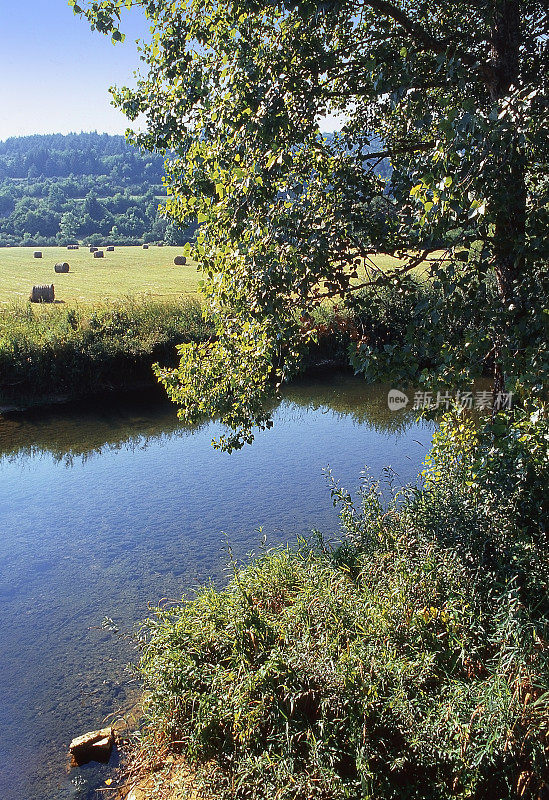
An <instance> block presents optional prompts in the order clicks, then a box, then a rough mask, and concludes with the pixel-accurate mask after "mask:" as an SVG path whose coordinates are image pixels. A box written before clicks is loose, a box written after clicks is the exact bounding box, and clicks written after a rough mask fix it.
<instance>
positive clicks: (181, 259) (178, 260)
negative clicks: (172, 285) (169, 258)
mask: <svg viewBox="0 0 549 800" xmlns="http://www.w3.org/2000/svg"><path fill="white" fill-rule="evenodd" d="M173 263H174V264H175V265H176V267H183V266H184V265H185V264H186V263H187V259H186V257H185V256H176V257H175V258H174V260H173Z"/></svg>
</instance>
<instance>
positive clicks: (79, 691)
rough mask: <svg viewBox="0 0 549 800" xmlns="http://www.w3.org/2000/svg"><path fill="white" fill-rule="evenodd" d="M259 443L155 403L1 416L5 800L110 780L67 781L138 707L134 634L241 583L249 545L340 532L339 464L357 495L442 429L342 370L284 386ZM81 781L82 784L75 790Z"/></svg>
mask: <svg viewBox="0 0 549 800" xmlns="http://www.w3.org/2000/svg"><path fill="white" fill-rule="evenodd" d="M274 419H275V425H274V427H273V428H272V429H271V430H270V431H264V432H262V433H260V434H259V435H258V436H257V439H256V441H255V443H254V444H253V445H252V446H251V447H246V448H244V449H243V450H242V451H240V452H238V453H234V454H232V455H227V454H225V453H219V452H218V451H215V450H213V448H212V447H211V445H210V442H211V439H212V437H217V436H219V435H220V433H221V432H222V431H221V428H220V426H219V425H217V424H216V423H207V424H204V425H203V426H201V427H200V428H196V429H194V430H191V429H189V428H186V427H184V426H182V425H181V424H180V423H179V422H178V420H177V417H176V415H175V410H174V408H173V407H172V406H171V405H169V404H162V403H161V404H158V402H157V401H156V399H155V398H151V397H147V396H141V397H139V398H133V399H131V401H128V399H127V398H126V399H125V400H124V401H122V400H119V401H116V402H114V403H111V404H110V405H109V406H107V405H104V406H99V405H98V404H97V402H95V403H90V404H86V405H83V404H81V405H78V406H72V407H71V408H63V409H60V408H57V409H50V410H49V411H47V412H43V411H42V412H33V413H32V414H26V415H21V414H19V415H17V414H11V415H8V416H6V417H5V418H3V419H0V531H1V533H2V535H1V537H0V601H1V602H0V696H1V697H2V703H1V705H0V726H1V728H2V732H3V736H2V739H1V740H0V751H1V752H0V797H2V798H3V800H21V798H25V800H43V798H45V797H48V798H60V797H63V798H69V797H71V798H78V799H79V800H80V799H81V798H85V797H86V796H87V795H88V792H89V790H90V787H93V786H97V785H99V783H100V782H101V780H104V778H105V777H106V776H107V774H108V773H107V772H106V771H105V768H103V767H95V766H93V765H88V767H86V768H85V769H84V770H82V771H81V772H78V773H74V772H73V773H70V774H67V773H66V771H65V767H66V758H65V753H66V748H67V746H68V743H69V741H70V739H71V738H72V737H73V736H75V735H78V734H80V733H82V732H83V731H85V730H90V729H93V728H96V727H99V726H100V724H101V723H102V721H103V720H104V718H105V717H106V716H108V715H115V716H116V715H117V714H120V713H123V712H124V709H126V708H127V707H128V705H130V704H131V702H132V699H133V697H134V695H135V691H136V689H135V684H134V683H132V682H131V680H130V679H131V675H130V673H128V672H127V671H126V670H125V664H126V663H128V662H129V661H131V660H133V659H134V658H135V657H136V653H135V651H134V649H133V644H132V640H131V639H130V638H128V637H122V638H121V637H120V635H119V634H117V633H116V631H115V630H114V629H113V628H112V626H106V627H104V626H102V621H103V619H104V618H105V617H109V618H110V619H112V620H114V623H115V627H117V628H119V629H120V631H121V632H122V633H123V634H125V633H128V632H130V631H131V630H132V626H133V625H134V624H136V623H137V622H139V620H141V619H143V617H144V616H145V615H146V614H147V611H148V603H149V602H152V603H157V602H158V601H159V600H160V599H161V598H162V597H170V598H175V599H177V598H180V597H181V596H182V594H184V593H186V592H188V591H190V590H192V588H193V587H197V586H199V585H200V584H202V583H203V582H204V581H205V580H207V579H208V578H209V577H211V578H212V579H213V580H215V581H217V582H219V581H222V580H224V565H225V563H226V559H225V553H224V547H225V538H224V536H223V533H225V534H226V536H227V537H228V539H229V541H230V543H231V547H232V549H233V551H234V553H235V555H236V556H237V557H239V558H243V557H245V556H246V554H247V553H250V552H251V551H254V550H257V548H258V547H259V545H260V542H261V538H262V537H261V535H260V534H259V533H258V528H259V527H260V526H262V527H263V530H264V533H265V534H266V535H267V538H268V541H269V543H276V542H280V541H292V540H294V539H295V536H296V535H297V534H306V533H308V532H309V531H310V530H311V529H312V528H317V529H319V530H322V531H324V532H326V533H328V534H329V533H333V532H335V531H336V530H337V528H338V520H337V516H336V514H335V512H334V509H333V508H332V506H331V502H330V497H329V492H328V490H327V487H326V484H325V480H324V479H323V476H322V469H323V468H324V467H326V466H328V465H330V466H331V468H332V470H333V472H334V475H335V476H336V477H337V478H338V479H339V480H340V481H341V482H342V483H344V484H345V485H347V486H348V487H349V488H353V487H355V486H356V485H357V483H358V477H359V474H360V472H361V470H362V469H363V467H364V466H365V465H366V464H367V465H368V466H369V467H370V468H371V469H372V471H373V473H374V474H377V475H379V474H380V473H381V470H382V469H383V467H385V466H386V465H389V464H390V465H391V466H392V467H393V468H395V470H396V472H397V473H398V475H399V476H400V481H401V483H405V482H408V481H411V480H413V479H414V477H415V475H416V474H417V471H418V468H419V466H420V463H421V461H422V459H423V457H424V454H425V452H426V450H427V448H428V446H429V443H430V439H431V434H432V425H431V424H429V423H417V422H416V421H415V420H414V418H413V414H406V412H395V413H391V412H389V411H388V409H387V407H386V389H385V388H379V387H378V388H377V389H373V388H371V387H367V386H366V385H365V384H364V382H362V381H360V380H359V379H353V378H349V377H348V376H342V375H339V376H338V375H334V376H330V378H329V380H328V379H325V380H324V382H323V383H322V384H318V383H313V382H312V381H302V382H300V383H298V384H295V385H293V386H291V387H288V388H287V389H286V390H285V393H284V396H283V398H282V400H281V402H280V403H279V405H278V406H277V407H276V408H275V409H274ZM74 781H76V784H78V785H76V784H75V783H74Z"/></svg>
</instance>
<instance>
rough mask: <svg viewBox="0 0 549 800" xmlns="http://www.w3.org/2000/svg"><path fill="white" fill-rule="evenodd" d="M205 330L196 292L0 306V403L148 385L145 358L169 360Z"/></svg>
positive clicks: (47, 400) (24, 402) (207, 332)
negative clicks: (69, 304)
mask: <svg viewBox="0 0 549 800" xmlns="http://www.w3.org/2000/svg"><path fill="white" fill-rule="evenodd" d="M212 332H213V330H212V326H211V325H210V324H208V323H207V322H206V321H205V320H204V318H203V314H202V307H201V306H200V303H199V302H198V300H196V299H182V300H180V301H171V300H162V301H159V300H152V299H147V298H143V299H127V300H125V301H120V302H115V303H110V304H105V305H103V306H101V307H97V308H87V307H85V306H84V307H81V308H80V307H76V308H69V309H64V308H62V307H58V308H49V309H42V308H40V307H38V308H34V307H33V306H32V305H31V304H16V305H13V306H11V307H9V308H4V309H2V311H0V407H3V408H4V409H6V408H19V409H21V408H24V407H29V406H32V405H39V404H49V403H51V402H56V401H57V402H63V401H66V400H70V399H75V398H79V397H85V396H89V395H93V394H97V393H100V392H104V391H122V390H125V389H130V388H135V387H139V386H144V385H147V386H148V385H152V384H153V382H154V376H153V374H152V370H151V366H152V364H153V363H155V362H159V363H161V364H162V365H164V366H171V365H174V364H175V363H176V359H177V351H176V348H177V345H178V344H182V343H183V342H191V341H204V340H205V339H207V337H208V336H210V335H211V334H212Z"/></svg>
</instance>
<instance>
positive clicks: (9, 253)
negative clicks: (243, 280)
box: [0, 245, 199, 305]
mask: <svg viewBox="0 0 549 800" xmlns="http://www.w3.org/2000/svg"><path fill="white" fill-rule="evenodd" d="M100 249H102V250H103V251H104V258H94V257H93V254H92V253H90V252H89V248H88V247H80V249H79V250H67V248H66V247H1V248H0V304H4V303H11V302H13V301H17V300H27V299H28V296H29V294H30V291H31V289H32V287H33V285H35V284H41V283H53V284H54V285H55V299H56V301H58V302H61V303H66V304H68V305H74V304H77V303H78V304H80V303H94V304H96V303H101V302H103V301H113V300H120V299H122V298H125V297H128V296H134V297H135V296H139V295H147V296H149V297H152V298H154V299H158V300H161V299H175V298H178V297H181V296H188V295H191V294H195V293H196V290H197V286H198V281H199V274H198V271H197V265H196V263H195V262H188V263H187V264H186V265H185V266H175V265H174V263H173V260H174V257H175V256H176V255H180V254H181V253H182V248H181V247H155V246H154V245H151V246H150V247H149V249H148V250H143V249H142V248H141V247H116V248H115V250H114V252H109V253H108V252H107V251H106V248H105V247H102V248H100ZM35 250H41V251H42V258H40V259H39V258H34V257H33V253H34V251H35ZM60 261H67V262H68V263H69V264H70V272H69V273H67V274H62V273H56V272H55V271H54V266H55V264H56V263H57V262H60Z"/></svg>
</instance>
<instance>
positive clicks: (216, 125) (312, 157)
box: [71, 0, 549, 447]
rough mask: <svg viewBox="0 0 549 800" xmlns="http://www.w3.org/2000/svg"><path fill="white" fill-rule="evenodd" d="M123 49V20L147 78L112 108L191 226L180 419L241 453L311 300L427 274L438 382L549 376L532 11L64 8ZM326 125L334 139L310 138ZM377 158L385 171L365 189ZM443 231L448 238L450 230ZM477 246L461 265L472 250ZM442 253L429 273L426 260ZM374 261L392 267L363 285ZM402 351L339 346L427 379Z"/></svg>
mask: <svg viewBox="0 0 549 800" xmlns="http://www.w3.org/2000/svg"><path fill="white" fill-rule="evenodd" d="M71 5H73V6H74V9H75V11H76V13H84V14H85V15H86V16H87V17H88V19H89V20H90V21H91V22H92V24H93V25H94V26H95V27H96V28H97V29H98V30H100V31H102V32H104V33H109V34H111V35H112V36H113V39H114V40H117V39H120V38H121V35H122V34H121V33H120V30H119V23H120V18H121V12H122V10H123V8H124V7H125V6H127V7H131V6H132V5H133V6H140V7H142V8H143V9H144V10H145V12H146V14H147V16H148V17H149V19H150V21H151V41H150V42H149V43H148V44H146V45H145V46H144V48H143V59H144V62H145V64H146V67H147V74H146V75H145V76H143V77H142V78H141V79H140V80H139V81H138V84H137V87H136V88H135V89H132V90H130V89H127V88H122V89H119V90H115V91H114V97H115V101H116V103H117V104H118V106H119V107H120V108H121V109H123V111H124V112H125V113H126V114H127V115H128V117H129V118H130V119H131V120H135V119H137V117H138V116H139V115H141V114H144V115H145V116H146V119H147V131H146V132H145V133H140V134H135V135H134V140H135V141H136V142H137V143H138V144H140V145H142V146H144V147H146V148H149V149H151V150H157V151H160V152H167V151H173V153H175V157H174V158H170V160H169V161H167V175H168V184H169V192H170V196H169V199H168V209H169V213H170V214H171V215H172V217H173V218H174V219H175V220H176V221H177V222H178V223H180V224H183V223H184V222H185V221H186V220H189V219H192V218H197V219H198V222H199V224H200V226H201V228H200V233H199V236H198V239H197V242H196V246H195V252H194V255H195V257H196V258H197V259H198V260H199V261H200V262H201V264H202V268H203V271H204V275H205V281H204V288H203V290H204V293H205V295H206V297H207V299H208V301H209V305H210V307H211V310H212V312H213V315H214V318H215V320H216V326H217V335H216V336H215V337H214V338H213V339H212V341H210V342H208V343H207V344H205V345H199V346H194V345H190V346H188V347H185V348H184V349H182V351H181V365H180V368H179V369H178V370H176V371H172V372H166V371H159V376H160V378H161V379H162V380H163V381H164V382H165V384H166V387H167V389H168V391H169V393H170V395H171V396H172V398H173V399H175V400H176V401H177V402H178V403H179V404H180V405H181V411H180V413H181V416H182V417H183V418H184V419H186V420H192V419H194V418H195V417H196V416H197V415H199V414H203V413H207V414H215V413H220V414H221V417H222V419H223V420H224V421H225V422H226V423H228V424H229V426H231V428H232V429H233V431H235V433H234V435H231V436H230V437H229V438H228V439H226V440H224V441H223V442H222V444H223V445H224V446H228V447H231V446H234V445H238V444H240V443H242V442H243V441H246V440H249V439H250V438H251V435H252V433H251V432H252V427H253V425H254V424H259V425H268V424H269V420H268V417H267V416H266V415H265V414H264V412H263V411H262V408H263V400H264V399H265V397H266V396H267V395H268V394H269V393H270V392H271V391H272V390H273V387H274V386H275V385H276V384H277V383H279V382H280V381H282V380H284V379H285V378H286V377H287V376H288V375H290V374H291V373H292V371H293V370H294V369H295V365H296V363H297V361H298V359H299V356H300V352H301V351H302V349H303V347H304V346H306V344H307V342H308V341H310V340H311V338H313V339H314V337H315V335H316V330H315V322H314V311H315V309H316V308H318V306H319V305H321V304H322V303H324V302H326V301H330V300H335V301H337V302H338V303H339V304H341V305H343V306H346V307H350V308H353V307H356V306H357V305H360V302H361V295H360V289H361V288H362V287H364V286H365V285H367V286H372V285H374V286H380V287H382V286H385V285H387V284H389V285H393V286H394V291H406V282H405V281H404V280H403V278H404V276H405V275H406V273H409V272H411V271H412V270H413V269H414V267H415V266H416V265H417V264H418V263H419V262H420V261H421V260H422V259H428V263H429V267H430V272H431V277H432V279H433V281H434V283H435V285H436V286H437V287H438V288H441V290H442V300H441V303H440V306H439V307H433V308H429V309H427V310H426V313H429V314H430V315H431V321H432V336H433V337H434V341H435V343H436V342H437V336H438V337H439V338H438V344H439V350H440V353H441V356H440V361H439V364H438V365H437V368H436V370H435V372H436V377H437V378H438V379H439V380H440V381H443V382H445V383H446V384H449V383H452V384H453V385H457V384H458V383H459V382H460V381H461V382H463V381H466V382H470V380H471V379H472V378H473V377H474V376H475V375H476V374H478V373H479V372H482V371H483V370H485V369H486V366H487V365H488V364H493V365H494V381H495V388H496V390H502V389H503V387H504V385H505V384H507V386H508V388H513V389H514V390H515V391H517V390H522V391H524V392H525V393H530V392H532V391H534V390H536V387H538V388H539V386H540V384H541V382H542V380H543V377H544V375H546V369H547V361H548V358H547V348H546V337H545V335H544V321H546V320H547V315H546V312H545V311H544V308H543V301H542V296H543V287H544V279H545V272H544V270H545V267H544V264H546V261H547V244H546V236H544V233H545V232H546V229H547V216H548V215H547V179H546V174H547V155H548V154H547V140H546V137H545V136H544V134H543V130H542V126H543V121H544V117H545V113H546V99H545V97H546V89H547V34H548V33H549V22H548V18H547V14H546V12H545V7H544V4H543V3H541V2H537V0H523V1H522V2H518V0H481V2H476V3H470V2H445V1H442V2H437V3H435V4H433V3H427V2H419V3H410V2H407V0H394V2H389V1H387V0H369V1H368V2H365V1H363V0H324V2H319V1H318V0H316V1H315V2H311V0H280V1H279V2H270V3H267V4H259V3H257V2H255V0H235V1H234V2H231V3H228V4H227V3H220V2H218V0H205V1H204V0H200V2H198V0H174V2H168V0H127V2H125V0H105V1H104V2H96V1H95V0H94V1H93V2H88V3H86V4H85V6H84V5H77V4H76V3H74V2H73V0H71ZM327 114H340V115H341V119H342V121H343V127H342V129H341V131H340V132H339V133H337V134H334V135H331V136H325V135H322V134H321V133H320V127H319V125H320V121H321V120H322V118H323V117H325V116H326V115H327ZM387 158H388V159H389V160H390V164H391V167H392V172H390V174H389V173H387V171H385V172H384V173H383V175H384V177H383V176H380V174H379V169H376V167H379V165H380V164H381V163H382V162H383V161H384V159H387ZM451 232H453V233H451ZM473 242H475V243H476V245H475V248H474V249H472V248H471V245H472V244H473ZM441 246H443V247H444V248H445V249H446V252H445V256H444V258H441V257H440V256H439V255H438V254H437V251H439V250H440V248H441ZM375 252H382V253H388V254H391V255H394V256H396V257H397V258H398V266H397V267H396V268H395V269H392V270H389V271H388V272H387V271H385V272H383V271H381V270H378V269H376V267H375V265H374V264H373V263H372V261H371V256H372V254H373V253H375ZM478 305H481V307H482V308H483V311H484V323H483V326H482V331H481V334H479V335H476V336H474V337H471V338H467V337H465V338H464V339H463V341H461V342H460V343H459V344H458V346H450V345H449V344H448V343H447V342H445V341H444V339H443V337H441V336H440V328H439V321H440V319H441V318H442V317H443V316H444V314H445V313H447V310H448V309H450V308H452V309H453V311H452V313H455V310H456V308H457V309H458V310H459V313H460V314H461V315H462V317H463V318H464V319H467V316H468V315H469V314H470V313H471V309H472V308H473V307H474V306H478ZM413 338H414V330H413V329H412V328H410V329H409V330H408V331H407V336H406V338H405V339H404V341H403V342H402V345H401V346H399V347H397V346H394V347H391V348H387V350H386V351H384V353H382V354H381V356H379V354H378V355H376V357H375V358H374V357H373V356H374V354H373V351H372V348H371V346H370V344H369V339H368V333H367V331H366V332H365V333H364V335H363V336H362V337H361V338H359V340H358V341H357V342H356V343H355V344H354V345H353V350H352V353H351V360H352V362H353V364H354V365H355V367H356V368H357V369H358V370H362V371H364V372H365V373H367V374H369V375H372V376H377V375H379V374H381V373H385V374H387V372H388V373H389V374H391V376H393V377H400V378H401V379H402V380H413V381H417V382H421V381H424V382H425V381H427V380H432V378H433V376H432V375H428V374H427V373H426V372H425V371H424V370H423V368H422V366H421V365H420V364H418V363H416V362H415V361H414V360H413V359H412V358H410V350H411V348H410V343H411V342H412V341H413Z"/></svg>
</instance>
